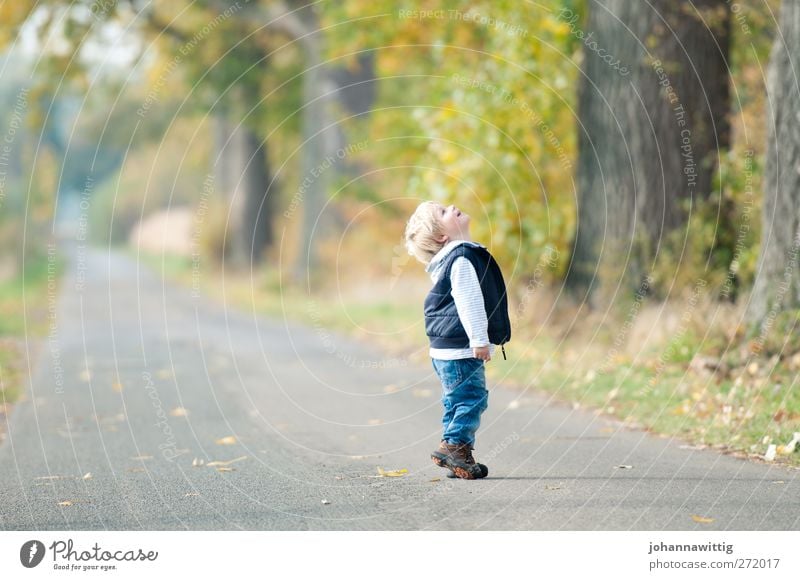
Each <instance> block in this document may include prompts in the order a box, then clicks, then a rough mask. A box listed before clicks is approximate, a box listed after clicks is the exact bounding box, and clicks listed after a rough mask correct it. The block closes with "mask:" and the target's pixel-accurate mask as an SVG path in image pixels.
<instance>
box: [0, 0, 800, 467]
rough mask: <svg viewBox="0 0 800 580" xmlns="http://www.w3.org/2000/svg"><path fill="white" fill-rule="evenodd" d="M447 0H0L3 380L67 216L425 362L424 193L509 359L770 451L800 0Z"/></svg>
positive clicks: (118, 246) (590, 394)
mask: <svg viewBox="0 0 800 580" xmlns="http://www.w3.org/2000/svg"><path fill="white" fill-rule="evenodd" d="M443 4H444V3H437V2H427V1H417V2H402V3H399V2H392V1H386V0H371V1H369V2H366V1H364V0H340V1H331V0H321V1H319V2H313V3H306V2H299V1H294V0H284V1H272V0H251V1H249V2H248V1H245V0H240V1H238V2H225V1H221V0H197V1H193V2H184V1H182V0H177V1H172V2H166V1H162V0H153V1H145V0H141V1H140V0H129V1H122V0H119V1H116V0H95V1H89V0H75V1H72V2H69V1H61V0H41V1H37V2H32V1H26V0H19V1H15V2H10V1H5V2H2V3H1V4H0V51H1V52H0V78H1V79H2V82H0V102H2V107H0V139H2V142H0V239H1V240H2V244H1V245H0V308H1V309H2V313H0V333H2V341H1V342H0V369H2V381H3V396H4V401H6V402H7V403H10V402H11V401H13V400H14V398H15V397H17V396H19V393H20V391H21V389H24V369H25V368H27V365H26V363H24V362H23V358H24V355H23V353H24V352H27V350H28V349H23V348H22V347H21V346H20V345H21V344H22V343H27V342H34V343H35V342H36V339H37V337H39V338H41V337H43V336H45V335H46V333H47V326H48V305H49V300H48V296H50V294H52V292H51V293H50V294H48V292H47V289H48V285H50V286H52V285H54V284H57V282H56V279H57V274H58V273H59V272H62V271H63V270H64V269H65V268H69V267H74V266H70V265H69V263H67V261H66V260H65V256H64V255H63V254H62V253H58V254H56V253H55V252H53V251H52V247H53V244H56V243H60V242H58V241H59V240H61V241H62V242H63V241H64V240H67V241H69V242H70V243H74V244H77V245H79V246H81V245H84V244H85V245H92V246H95V247H99V248H103V249H104V250H107V251H108V252H109V255H110V256H112V259H113V256H115V255H119V253H123V254H127V255H129V256H135V257H136V259H138V260H140V261H141V262H142V264H146V265H147V266H148V267H151V268H153V269H155V270H157V271H158V272H160V273H161V274H162V275H163V276H164V277H165V278H166V279H168V280H170V281H173V282H175V283H181V284H192V285H194V286H196V287H197V290H198V292H203V293H206V294H209V295H212V296H217V297H219V298H220V299H222V298H223V295H224V300H225V301H226V302H227V303H228V304H229V305H230V306H231V307H239V308H243V309H250V310H253V311H254V312H257V313H258V314H260V315H263V316H274V317H279V318H282V317H288V318H292V319H294V320H299V321H303V322H307V323H309V324H320V323H321V324H324V325H325V326H326V327H329V328H333V329H336V330H338V331H341V332H346V333H350V334H353V335H355V336H359V337H363V338H366V339H368V340H370V341H372V342H374V343H377V344H380V345H381V346H382V347H383V348H385V349H387V350H388V351H390V352H395V353H397V354H398V356H402V357H405V358H404V360H408V361H411V362H414V363H420V364H427V347H428V345H427V339H426V337H425V333H424V326H423V324H422V301H423V299H424V296H425V294H426V292H427V290H428V288H429V286H430V280H429V279H428V277H427V275H426V274H425V272H424V269H423V266H422V265H421V264H419V263H417V262H415V261H414V260H413V259H412V258H411V257H410V256H408V255H407V253H406V251H405V249H404V248H403V245H402V233H403V229H404V226H405V222H406V220H407V219H408V217H409V215H410V214H411V213H412V212H413V210H414V208H415V207H416V205H417V204H418V203H420V202H421V201H424V200H428V199H433V200H436V201H439V202H441V203H443V204H449V203H455V204H456V205H458V206H459V207H460V208H461V209H462V210H464V211H466V212H467V213H469V214H470V215H471V216H472V235H473V238H474V239H475V240H477V241H479V242H481V243H483V244H485V245H486V246H488V248H489V249H490V251H491V252H492V253H493V254H494V255H495V257H496V258H497V259H498V261H499V263H500V265H501V267H502V268H503V271H504V273H505V276H506V282H507V284H508V285H509V293H510V300H511V302H510V310H511V319H512V324H513V326H514V337H513V341H512V342H511V343H510V345H509V346H510V348H507V349H506V350H507V351H508V352H509V358H510V360H511V361H512V363H511V364H506V365H504V361H502V360H499V361H494V362H493V363H492V364H491V365H490V368H489V373H490V377H492V380H495V381H499V380H502V381H504V382H507V383H509V384H515V383H517V384H526V381H528V380H529V378H530V377H531V376H533V374H534V371H535V372H536V374H537V376H539V377H541V378H540V379H539V381H538V383H537V385H536V387H537V388H540V389H544V390H549V391H551V392H552V394H553V396H555V397H557V398H559V399H563V400H567V401H571V402H573V403H574V404H580V405H583V404H586V405H590V406H593V407H595V408H597V409H599V410H600V411H602V412H604V413H608V414H611V415H614V416H618V417H620V418H622V419H625V420H628V421H630V422H631V423H633V424H638V425H644V426H646V427H648V428H652V429H654V430H657V431H661V432H669V433H679V434H681V435H683V436H686V437H689V438H692V439H694V440H696V441H698V442H700V443H701V444H708V445H715V446H717V447H724V448H730V449H735V450H740V451H742V452H744V453H750V454H761V453H763V451H764V449H765V448H766V446H767V445H768V444H769V443H771V442H781V441H784V440H787V439H789V438H791V434H792V433H793V432H794V431H795V430H800V398H799V397H798V395H797V394H796V393H797V389H794V388H793V386H794V380H795V376H796V370H797V369H798V368H800V341H799V340H798V339H797V338H796V336H797V335H798V334H800V333H798V332H796V330H795V325H796V323H797V321H798V316H799V315H800V310H798V301H799V300H800V294H798V281H797V273H796V270H795V267H796V266H795V263H796V260H797V249H798V243H800V242H799V240H800V237H799V236H798V233H799V232H798V225H800V223H799V220H798V218H799V217H800V211H798V210H799V209H800V200H799V199H798V198H799V197H800V171H799V170H798V168H799V166H798V159H799V158H800V130H798V126H800V117H799V116H798V115H800V96H799V91H800V89H798V86H799V85H798V61H797V58H798V55H800V4H799V3H798V2H797V1H796V0H783V1H781V0H742V1H736V2H734V1H730V0H654V1H652V2H630V1H626V0H563V1H555V0H546V1H542V2H528V1H523V2H518V1H511V0H494V1H492V2H489V1H454V2H448V3H446V6H444V5H443ZM223 287H224V289H223ZM51 290H52V288H51ZM786 460H787V461H789V460H790V459H786Z"/></svg>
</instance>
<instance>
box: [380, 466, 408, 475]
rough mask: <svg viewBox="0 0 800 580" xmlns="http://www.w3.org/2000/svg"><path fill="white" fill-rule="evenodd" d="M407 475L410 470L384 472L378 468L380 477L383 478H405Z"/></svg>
mask: <svg viewBox="0 0 800 580" xmlns="http://www.w3.org/2000/svg"><path fill="white" fill-rule="evenodd" d="M406 473H408V469H395V470H393V471H384V470H383V469H381V468H380V467H379V468H378V475H380V476H381V477H403V476H404V475H405V474H406Z"/></svg>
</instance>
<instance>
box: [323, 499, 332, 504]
mask: <svg viewBox="0 0 800 580" xmlns="http://www.w3.org/2000/svg"><path fill="white" fill-rule="evenodd" d="M330 503H331V502H329V501H328V500H327V499H323V500H322V505H330Z"/></svg>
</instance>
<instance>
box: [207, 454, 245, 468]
mask: <svg viewBox="0 0 800 580" xmlns="http://www.w3.org/2000/svg"><path fill="white" fill-rule="evenodd" d="M242 459H247V455H242V456H241V457H237V458H236V459H231V460H230V461H209V462H208V463H206V465H208V466H209V467H218V466H223V465H230V464H231V463H236V462H237V461H241V460H242Z"/></svg>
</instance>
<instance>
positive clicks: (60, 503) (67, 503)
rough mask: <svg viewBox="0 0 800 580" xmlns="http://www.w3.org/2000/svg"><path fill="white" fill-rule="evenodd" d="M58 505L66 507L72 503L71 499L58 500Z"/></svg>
mask: <svg viewBox="0 0 800 580" xmlns="http://www.w3.org/2000/svg"><path fill="white" fill-rule="evenodd" d="M58 505H60V506H62V507H68V506H71V505H72V502H71V501H60V502H58Z"/></svg>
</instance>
